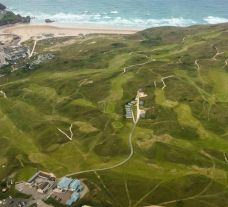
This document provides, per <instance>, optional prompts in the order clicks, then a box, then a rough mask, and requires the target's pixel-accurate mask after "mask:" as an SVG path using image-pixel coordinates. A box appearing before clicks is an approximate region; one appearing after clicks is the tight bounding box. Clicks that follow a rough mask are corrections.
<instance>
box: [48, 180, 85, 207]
mask: <svg viewBox="0 0 228 207" xmlns="http://www.w3.org/2000/svg"><path fill="white" fill-rule="evenodd" d="M82 190H83V185H82V183H81V181H80V180H78V179H72V178H69V177H62V178H61V179H60V180H59V182H58V183H57V188H56V189H54V191H53V194H52V198H54V199H55V200H57V201H58V202H60V203H62V204H64V205H69V206H70V205H72V203H74V202H76V201H77V200H79V198H80V192H81V191H82Z"/></svg>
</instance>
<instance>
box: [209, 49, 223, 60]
mask: <svg viewBox="0 0 228 207" xmlns="http://www.w3.org/2000/svg"><path fill="white" fill-rule="evenodd" d="M215 49H216V54H215V55H214V56H213V57H212V60H217V59H216V58H217V57H218V56H219V55H222V54H224V53H225V52H219V51H218V48H217V47H215Z"/></svg>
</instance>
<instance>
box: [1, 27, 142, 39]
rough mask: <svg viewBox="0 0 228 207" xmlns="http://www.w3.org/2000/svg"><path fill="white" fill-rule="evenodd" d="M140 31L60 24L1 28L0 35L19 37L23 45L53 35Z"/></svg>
mask: <svg viewBox="0 0 228 207" xmlns="http://www.w3.org/2000/svg"><path fill="white" fill-rule="evenodd" d="M138 31H141V30H140V29H133V28H129V29H128V28H126V29H125V28H115V27H108V26H107V27H105V26H101V25H97V26H93V25H91V26H88V25H86V26H84V25H79V26H71V27H66V26H63V25H58V24H15V25H8V26H3V27H0V35H4V34H8V35H17V36H19V37H20V38H21V41H20V42H21V43H22V42H25V41H27V40H29V39H31V38H45V35H52V36H53V37H67V36H72V37H74V36H78V35H80V34H83V35H87V34H134V33H136V32H138Z"/></svg>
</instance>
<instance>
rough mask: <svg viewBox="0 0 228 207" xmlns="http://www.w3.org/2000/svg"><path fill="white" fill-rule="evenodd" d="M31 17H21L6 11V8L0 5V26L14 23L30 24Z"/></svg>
mask: <svg viewBox="0 0 228 207" xmlns="http://www.w3.org/2000/svg"><path fill="white" fill-rule="evenodd" d="M30 21H31V17H29V16H27V17H23V16H21V15H20V14H15V13H14V12H12V11H8V10H6V6H4V5H3V4H1V3H0V26H3V25H7V24H16V23H30Z"/></svg>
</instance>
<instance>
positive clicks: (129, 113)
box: [125, 100, 136, 119]
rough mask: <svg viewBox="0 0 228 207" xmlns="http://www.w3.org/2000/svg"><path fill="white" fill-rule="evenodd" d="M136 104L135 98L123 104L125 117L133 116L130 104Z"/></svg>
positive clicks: (130, 117)
mask: <svg viewBox="0 0 228 207" xmlns="http://www.w3.org/2000/svg"><path fill="white" fill-rule="evenodd" d="M135 104H136V100H132V101H131V102H129V103H127V104H125V117H126V119H132V118H133V111H132V106H134V105H135Z"/></svg>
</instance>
